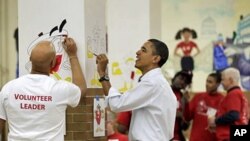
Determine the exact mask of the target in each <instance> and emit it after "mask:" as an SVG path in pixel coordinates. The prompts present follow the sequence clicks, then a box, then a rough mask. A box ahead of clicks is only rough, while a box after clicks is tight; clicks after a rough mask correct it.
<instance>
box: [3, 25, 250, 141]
mask: <svg viewBox="0 0 250 141" xmlns="http://www.w3.org/2000/svg"><path fill="white" fill-rule="evenodd" d="M191 31H192V30H191ZM191 31H190V30H188V29H185V30H184V29H183V31H182V32H181V33H182V34H183V35H184V36H185V37H187V40H186V41H189V40H188V38H189V36H190V34H191ZM193 36H195V35H193ZM185 43H186V42H184V43H183V44H185ZM63 44H64V47H65V48H64V49H65V51H66V52H67V55H68V57H69V61H70V64H71V70H72V80H73V83H69V82H65V81H62V80H60V81H56V80H53V79H52V78H50V77H49V72H50V69H51V68H53V66H54V65H55V55H56V54H55V50H54V46H53V44H51V42H50V41H41V42H39V43H38V44H36V45H35V47H34V49H33V50H32V52H31V56H30V60H31V62H32V70H31V74H28V75H25V76H22V77H20V78H17V79H15V80H12V81H10V82H9V83H7V84H6V85H5V86H4V87H3V88H2V90H1V93H0V129H3V127H4V124H5V122H7V123H8V125H9V126H8V127H9V134H8V139H9V140H32V141H38V140H39V141H40V140H56V141H62V140H63V139H64V136H63V127H64V126H63V123H64V120H65V119H64V117H65V110H66V108H67V106H71V107H76V106H77V105H78V104H79V101H80V99H81V97H85V96H86V95H87V93H86V89H87V87H86V81H85V75H84V73H83V72H82V70H81V67H80V65H79V60H78V56H77V45H76V43H75V42H74V40H73V39H72V38H70V37H66V38H65V40H64V41H63ZM190 44H191V43H190ZM178 48H181V49H182V50H183V51H185V52H184V58H183V60H182V61H183V70H182V71H179V72H177V73H176V74H175V76H174V77H173V79H172V83H171V84H169V82H168V81H167V80H166V79H165V77H164V75H163V73H162V72H161V67H162V66H163V65H164V64H165V63H166V62H167V60H168V57H169V50H168V47H167V45H166V44H165V43H164V42H162V41H160V40H157V39H149V40H147V41H145V43H143V44H142V46H141V47H140V48H139V50H138V51H137V52H136V61H135V67H136V68H138V69H139V70H141V72H142V76H141V77H140V78H139V81H138V85H137V86H136V87H135V88H133V89H131V90H129V91H127V92H125V93H123V94H121V93H120V92H119V91H118V90H117V89H116V88H114V87H112V84H111V82H110V80H109V77H108V74H107V71H106V69H107V65H108V62H109V60H108V58H107V56H106V55H105V54H99V55H97V57H96V63H97V72H98V74H99V76H100V79H99V81H100V83H101V85H102V89H103V93H104V95H105V101H106V104H107V107H108V108H109V109H110V110H111V111H113V112H116V113H118V115H117V118H116V119H111V120H109V121H108V122H107V130H108V132H107V133H108V139H110V140H112V139H114V140H115V139H118V140H120V141H126V140H130V141H185V136H184V135H183V130H187V129H188V128H189V127H190V121H192V129H191V135H190V141H201V140H203V141H229V128H230V125H245V124H248V120H249V110H248V101H247V99H246V97H245V95H244V94H243V93H242V91H241V89H240V87H239V81H240V73H239V71H238V70H237V69H235V68H227V69H225V70H223V71H222V72H221V73H211V74H209V75H208V77H207V80H206V92H203V93H198V94H195V95H194V96H193V98H191V97H190V91H189V89H190V87H191V84H192V78H193V73H192V70H193V61H192V57H191V58H190V52H191V51H190V49H192V48H197V46H196V45H195V44H192V48H186V46H185V45H184V46H182V45H179V46H178ZM197 51H198V52H199V50H198V48H197ZM186 63H187V64H188V65H186ZM190 64H191V65H190ZM220 84H222V85H223V87H224V89H225V90H226V91H227V94H225V96H224V95H222V94H221V93H219V92H218V91H217V88H218V86H219V85H220ZM24 97H25V98H24ZM24 100H25V101H24ZM24 102H26V105H28V106H24V107H22V104H23V103H24ZM20 104H21V106H20ZM39 105H40V106H42V107H43V108H41V107H40V108H39V107H38V106H39ZM34 121H35V122H34ZM127 134H128V136H127Z"/></svg>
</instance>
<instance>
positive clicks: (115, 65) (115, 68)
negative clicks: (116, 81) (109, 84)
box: [112, 62, 122, 75]
mask: <svg viewBox="0 0 250 141" xmlns="http://www.w3.org/2000/svg"><path fill="white" fill-rule="evenodd" d="M112 74H113V75H122V71H121V69H120V68H119V63H118V62H113V63H112Z"/></svg>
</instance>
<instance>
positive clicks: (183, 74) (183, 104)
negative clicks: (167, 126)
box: [171, 71, 193, 141]
mask: <svg viewBox="0 0 250 141" xmlns="http://www.w3.org/2000/svg"><path fill="white" fill-rule="evenodd" d="M192 78H193V74H192V72H191V71H179V72H177V73H176V74H175V76H174V78H173V79H172V85H171V87H172V90H173V92H174V94H175V96H176V98H177V101H178V104H179V106H178V108H177V113H176V118H175V127H174V138H173V139H172V140H171V141H185V137H184V135H183V133H182V131H183V130H186V129H187V128H188V127H189V123H188V122H186V121H185V120H184V118H183V113H184V111H185V110H186V109H187V108H188V105H187V102H188V101H187V99H186V98H185V96H184V94H183V92H182V90H184V89H186V88H187V87H188V86H190V84H191V83H192Z"/></svg>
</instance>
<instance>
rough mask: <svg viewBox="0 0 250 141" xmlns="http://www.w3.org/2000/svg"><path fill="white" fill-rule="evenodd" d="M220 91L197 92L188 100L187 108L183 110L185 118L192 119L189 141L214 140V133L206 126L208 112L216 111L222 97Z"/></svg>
mask: <svg viewBox="0 0 250 141" xmlns="http://www.w3.org/2000/svg"><path fill="white" fill-rule="evenodd" d="M223 97H224V96H223V95H222V94H220V93H215V94H212V95H211V94H208V93H206V92H204V93H198V94H196V95H195V96H194V97H193V99H192V100H191V101H190V102H189V105H188V107H189V109H188V110H187V112H185V115H184V116H185V119H186V120H188V121H189V120H193V124H192V129H191V135H190V141H201V140H202V141H214V140H215V139H216V138H215V133H211V132H210V131H208V130H207V129H206V128H207V127H208V114H209V113H210V112H212V111H213V112H214V113H215V112H216V111H215V110H217V109H218V107H219V104H220V103H221V101H222V99H223Z"/></svg>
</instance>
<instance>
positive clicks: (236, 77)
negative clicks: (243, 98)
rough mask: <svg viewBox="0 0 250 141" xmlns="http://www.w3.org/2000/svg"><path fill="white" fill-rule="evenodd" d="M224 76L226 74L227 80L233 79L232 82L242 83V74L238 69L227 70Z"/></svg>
mask: <svg viewBox="0 0 250 141" xmlns="http://www.w3.org/2000/svg"><path fill="white" fill-rule="evenodd" d="M222 74H224V75H225V76H226V77H227V78H232V80H233V81H234V82H236V83H239V82H240V72H239V70H238V69H236V68H227V69H225V70H224V71H223V72H222Z"/></svg>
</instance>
